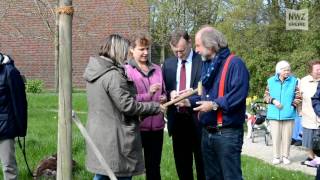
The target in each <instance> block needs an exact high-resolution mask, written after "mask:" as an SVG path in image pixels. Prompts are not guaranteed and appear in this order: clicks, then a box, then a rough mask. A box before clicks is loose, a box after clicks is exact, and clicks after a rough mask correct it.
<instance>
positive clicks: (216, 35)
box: [199, 26, 228, 52]
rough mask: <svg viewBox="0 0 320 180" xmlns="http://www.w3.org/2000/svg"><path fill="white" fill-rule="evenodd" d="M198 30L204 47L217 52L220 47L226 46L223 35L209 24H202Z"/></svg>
mask: <svg viewBox="0 0 320 180" xmlns="http://www.w3.org/2000/svg"><path fill="white" fill-rule="evenodd" d="M199 32H201V34H200V38H201V41H202V43H203V45H204V47H206V48H208V49H213V50H214V51H215V52H219V50H220V49H221V48H225V47H227V46H228V42H227V40H226V38H225V37H224V35H223V34H222V33H221V32H220V31H218V30H216V29H214V28H213V27H210V26H204V27H203V28H202V29H201V30H200V31H199Z"/></svg>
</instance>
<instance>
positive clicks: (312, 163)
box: [304, 160, 317, 168]
mask: <svg viewBox="0 0 320 180" xmlns="http://www.w3.org/2000/svg"><path fill="white" fill-rule="evenodd" d="M304 164H305V165H307V166H308V167H314V168H316V167H317V164H316V162H315V161H314V160H312V161H306V162H304Z"/></svg>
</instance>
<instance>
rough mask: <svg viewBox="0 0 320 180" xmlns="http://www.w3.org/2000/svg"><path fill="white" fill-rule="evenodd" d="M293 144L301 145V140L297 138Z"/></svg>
mask: <svg viewBox="0 0 320 180" xmlns="http://www.w3.org/2000/svg"><path fill="white" fill-rule="evenodd" d="M294 145H295V146H301V145H302V141H301V140H297V141H296V142H295V143H294Z"/></svg>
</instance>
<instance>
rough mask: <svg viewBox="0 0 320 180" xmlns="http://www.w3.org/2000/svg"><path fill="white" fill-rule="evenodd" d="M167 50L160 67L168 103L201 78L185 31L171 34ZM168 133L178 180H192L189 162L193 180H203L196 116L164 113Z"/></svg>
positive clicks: (188, 112)
mask: <svg viewBox="0 0 320 180" xmlns="http://www.w3.org/2000/svg"><path fill="white" fill-rule="evenodd" d="M170 45H171V49H172V51H173V52H174V54H175V56H173V57H170V58H168V59H166V61H165V62H164V64H163V66H162V70H163V78H164V82H165V86H166V91H167V98H168V100H171V99H174V98H176V97H177V96H178V95H179V92H180V93H181V92H183V91H184V90H186V89H189V88H197V84H198V82H199V80H200V76H201V67H202V61H201V56H200V55H199V54H197V53H196V52H195V51H193V50H192V43H191V38H190V36H189V35H188V33H187V32H186V31H180V30H178V31H175V32H173V33H172V35H171V40H170ZM167 118H168V132H169V135H170V136H172V144H173V153H174V159H175V164H176V170H177V174H178V176H179V179H180V180H193V168H192V166H193V158H194V160H195V165H196V170H197V179H198V180H202V179H205V177H204V170H203V161H202V156H201V144H200V142H201V128H200V127H199V123H198V120H197V115H196V114H195V113H194V111H192V109H191V108H177V107H176V106H174V105H172V106H170V107H168V110H167Z"/></svg>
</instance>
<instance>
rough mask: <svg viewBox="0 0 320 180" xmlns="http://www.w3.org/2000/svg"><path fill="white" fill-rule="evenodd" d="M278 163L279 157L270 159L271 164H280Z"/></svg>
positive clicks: (279, 161)
mask: <svg viewBox="0 0 320 180" xmlns="http://www.w3.org/2000/svg"><path fill="white" fill-rule="evenodd" d="M280 163H281V160H280V158H274V159H273V160H272V164H273V165H277V164H280Z"/></svg>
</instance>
